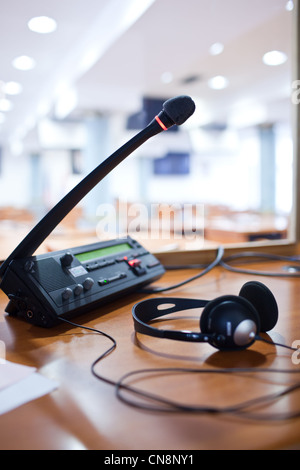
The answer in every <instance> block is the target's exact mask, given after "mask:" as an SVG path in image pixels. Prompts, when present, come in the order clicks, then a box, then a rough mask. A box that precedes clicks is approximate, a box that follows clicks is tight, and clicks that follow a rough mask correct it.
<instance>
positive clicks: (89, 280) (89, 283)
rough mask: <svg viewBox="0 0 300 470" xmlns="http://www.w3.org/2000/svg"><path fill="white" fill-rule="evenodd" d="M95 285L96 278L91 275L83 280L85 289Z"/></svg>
mask: <svg viewBox="0 0 300 470" xmlns="http://www.w3.org/2000/svg"><path fill="white" fill-rule="evenodd" d="M93 285H94V279H92V278H91V277H87V278H86V279H85V280H84V281H83V287H84V288H85V290H90V289H91V288H92V287H93Z"/></svg>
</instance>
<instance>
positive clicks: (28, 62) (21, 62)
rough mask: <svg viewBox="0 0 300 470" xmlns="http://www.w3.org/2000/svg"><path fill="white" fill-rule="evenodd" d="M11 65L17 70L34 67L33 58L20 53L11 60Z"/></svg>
mask: <svg viewBox="0 0 300 470" xmlns="http://www.w3.org/2000/svg"><path fill="white" fill-rule="evenodd" d="M12 64H13V66H14V67H15V68H16V69H18V70H25V71H27V70H32V69H33V68H34V67H35V60H34V59H33V58H32V57H29V56H27V55H21V56H19V57H16V58H15V59H14V60H13V62H12Z"/></svg>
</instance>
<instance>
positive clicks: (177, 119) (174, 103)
mask: <svg viewBox="0 0 300 470" xmlns="http://www.w3.org/2000/svg"><path fill="white" fill-rule="evenodd" d="M195 109H196V106H195V103H194V101H193V100H192V98H191V97H190V96H185V95H181V96H176V97H175V98H171V99H169V100H167V101H165V102H164V104H163V110H164V112H165V113H166V114H167V116H168V117H169V119H170V120H171V121H173V123H174V124H176V125H177V126H180V125H181V124H183V123H184V122H185V121H186V120H187V119H188V118H189V117H190V116H191V115H192V114H193V113H194V111H195Z"/></svg>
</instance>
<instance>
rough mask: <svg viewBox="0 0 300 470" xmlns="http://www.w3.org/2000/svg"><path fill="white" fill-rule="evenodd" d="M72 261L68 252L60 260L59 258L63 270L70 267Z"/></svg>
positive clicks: (71, 256)
mask: <svg viewBox="0 0 300 470" xmlns="http://www.w3.org/2000/svg"><path fill="white" fill-rule="evenodd" d="M72 261H73V255H72V254H71V253H69V252H67V253H65V254H64V255H63V256H62V257H61V258H60V262H61V265H62V266H63V267H64V268H67V267H68V266H70V265H71V263H72Z"/></svg>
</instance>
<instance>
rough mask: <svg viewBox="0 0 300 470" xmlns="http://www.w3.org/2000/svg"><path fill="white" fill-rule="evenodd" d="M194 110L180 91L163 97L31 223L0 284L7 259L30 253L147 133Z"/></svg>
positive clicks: (162, 128)
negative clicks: (132, 132) (154, 111)
mask: <svg viewBox="0 0 300 470" xmlns="http://www.w3.org/2000/svg"><path fill="white" fill-rule="evenodd" d="M194 111H195V103H194V101H193V100H192V99H191V98H190V97H189V96H186V95H181V96H177V97H175V98H171V99H169V100H167V101H166V102H165V103H164V104H163V109H162V111H161V112H160V113H159V114H158V115H157V116H155V118H154V119H153V120H152V121H151V122H150V123H149V124H148V126H146V127H145V128H144V129H143V130H142V131H140V132H139V133H138V134H137V135H136V136H134V137H133V138H132V139H130V140H129V141H128V142H127V143H125V144H124V145H123V146H122V147H120V148H119V149H118V150H117V151H115V152H114V153H113V154H112V155H111V156H109V157H108V158H107V159H106V160H104V161H103V162H102V163H101V164H100V165H99V166H97V167H96V168H95V169H94V170H93V171H92V172H91V173H89V174H88V175H87V176H86V177H85V178H84V179H83V180H82V181H81V182H80V183H79V184H77V186H75V187H74V188H73V189H72V190H71V191H70V192H69V193H68V194H67V195H66V196H65V197H64V198H63V199H61V200H60V201H59V202H58V204H56V206H54V207H53V208H52V209H51V210H50V211H49V212H48V213H47V214H46V215H45V217H44V218H43V219H41V220H40V222H38V224H37V225H35V227H34V228H33V229H32V230H31V231H30V232H29V233H28V235H27V236H26V237H25V238H24V239H23V240H22V241H21V243H20V244H19V245H18V246H17V247H16V248H15V250H14V251H13V252H12V253H11V254H10V255H9V257H8V258H7V259H6V260H5V261H4V262H3V263H2V265H1V266H0V285H1V283H2V281H3V277H4V274H5V272H6V270H7V268H8V266H9V264H10V263H11V261H12V260H14V259H19V258H24V257H28V256H31V255H32V254H33V253H34V252H35V251H36V249H37V248H38V247H39V246H40V245H41V243H42V242H43V241H44V240H45V239H46V238H47V236H48V235H49V234H50V233H51V232H52V231H53V230H54V228H55V227H56V226H57V225H58V224H59V223H60V222H61V221H62V219H63V218H64V217H65V216H66V215H68V213H69V212H70V211H71V210H72V209H73V208H74V207H75V206H76V205H77V204H78V203H79V202H80V201H81V199H83V197H84V196H86V194H88V193H89V192H90V191H91V190H92V189H93V188H94V187H95V186H96V185H97V184H98V183H99V182H100V181H101V180H102V179H103V178H104V177H105V176H107V175H108V174H109V173H110V172H111V171H112V170H113V169H114V168H115V167H116V166H117V165H119V163H121V162H122V161H123V160H124V159H125V158H126V157H128V155H130V154H131V153H132V152H133V151H134V150H136V149H137V148H138V147H140V146H141V145H142V144H143V143H144V142H146V141H147V140H148V139H150V138H151V137H153V136H155V135H156V134H159V133H160V132H162V131H165V130H167V129H169V128H170V127H172V126H173V125H181V124H183V123H184V122H185V121H186V120H187V119H188V118H189V117H190V116H191V115H192V114H193V113H194Z"/></svg>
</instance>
